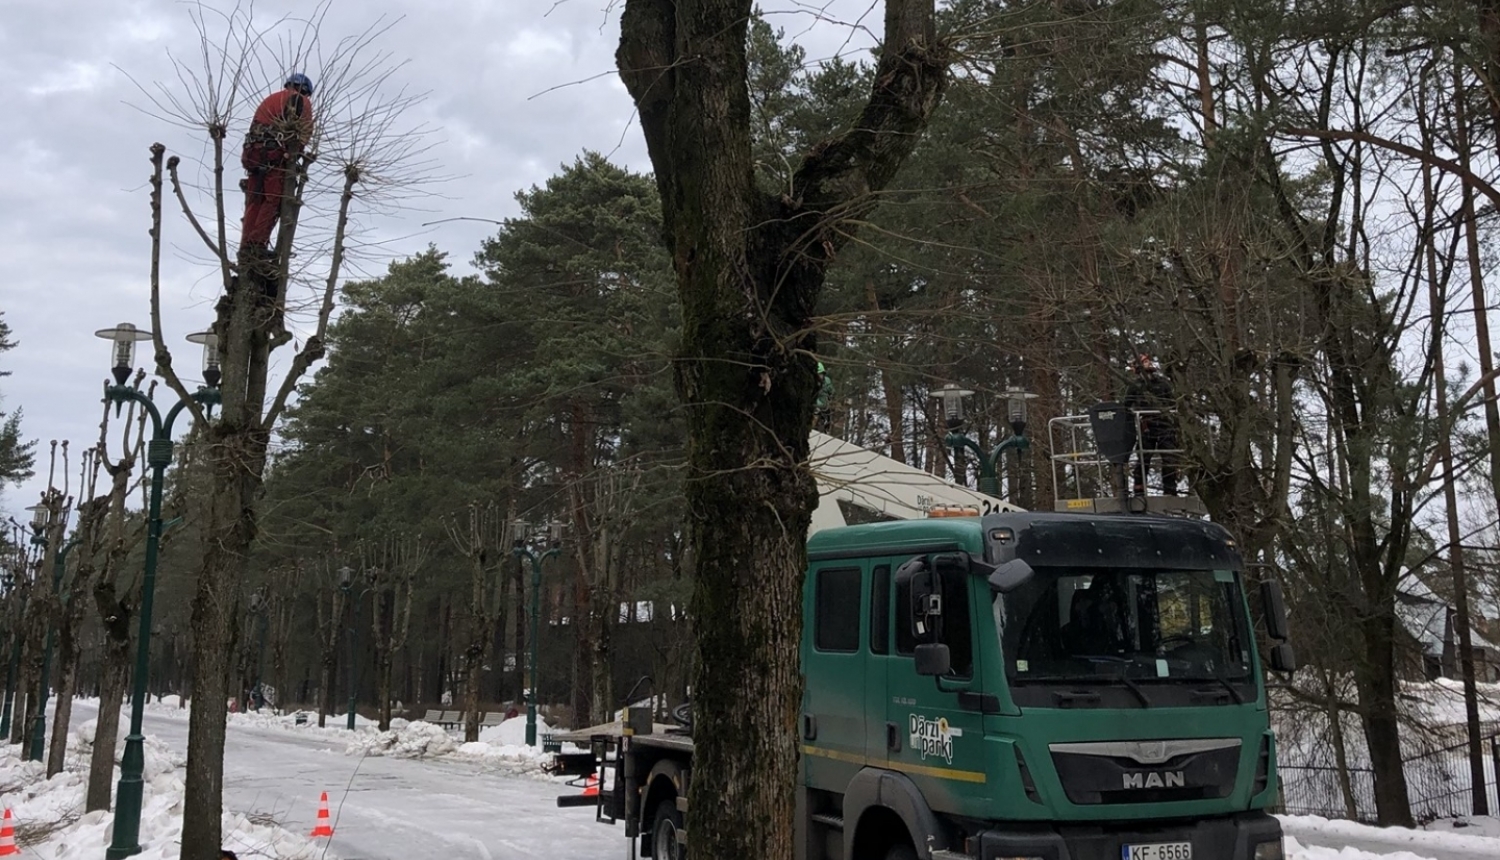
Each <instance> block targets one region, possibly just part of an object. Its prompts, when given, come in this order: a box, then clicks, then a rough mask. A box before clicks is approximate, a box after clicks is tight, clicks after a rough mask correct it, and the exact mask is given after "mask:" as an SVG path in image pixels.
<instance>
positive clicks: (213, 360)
mask: <svg viewBox="0 0 1500 860" xmlns="http://www.w3.org/2000/svg"><path fill="white" fill-rule="evenodd" d="M187 339H188V343H201V344H203V383H204V384H205V385H207V386H208V387H209V388H218V387H219V381H220V380H222V379H223V378H224V374H223V372H222V371H221V370H220V368H219V335H218V333H217V332H214V331H213V330H209V331H195V332H193V333H192V334H190V335H188V336H187Z"/></svg>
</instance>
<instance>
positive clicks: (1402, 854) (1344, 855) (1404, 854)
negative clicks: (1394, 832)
mask: <svg viewBox="0 0 1500 860" xmlns="http://www.w3.org/2000/svg"><path fill="white" fill-rule="evenodd" d="M1284 847H1285V848H1286V856H1287V860H1432V858H1430V857H1423V856H1421V855H1419V854H1413V853H1411V852H1410V851H1397V852H1395V853H1394V854H1384V853H1381V854H1374V853H1371V852H1369V851H1360V850H1359V849H1358V848H1350V847H1348V846H1345V847H1343V848H1324V847H1323V846H1321V845H1303V844H1302V843H1301V842H1298V841H1297V840H1296V839H1294V838H1292V837H1290V836H1288V837H1286V843H1285V845H1284Z"/></svg>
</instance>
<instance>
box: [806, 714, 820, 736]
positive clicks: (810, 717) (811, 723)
mask: <svg viewBox="0 0 1500 860" xmlns="http://www.w3.org/2000/svg"><path fill="white" fill-rule="evenodd" d="M802 739H803V740H806V741H815V740H817V739H818V718H817V716H816V715H814V714H803V715H802Z"/></svg>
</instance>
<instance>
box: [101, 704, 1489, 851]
mask: <svg viewBox="0 0 1500 860" xmlns="http://www.w3.org/2000/svg"><path fill="white" fill-rule="evenodd" d="M74 713H75V715H76V716H75V719H76V720H78V721H80V722H81V721H83V720H87V719H92V718H93V717H94V716H95V715H96V712H95V708H94V706H93V705H92V703H84V702H77V703H75V705H74ZM187 730H188V726H187V714H186V712H177V711H159V710H154V709H152V710H148V711H147V715H146V732H147V734H150V735H153V736H155V737H157V738H158V739H160V740H161V741H162V742H164V743H166V744H167V745H168V746H171V747H172V748H174V749H176V750H178V751H181V752H186V750H187ZM348 738H349V735H348V734H347V733H345V732H343V731H327V732H325V731H319V730H316V729H311V730H306V731H302V730H298V731H291V730H287V729H284V728H276V727H272V726H265V727H262V726H257V725H246V724H244V723H231V724H230V726H229V738H228V744H227V749H226V751H225V766H224V795H225V806H226V807H227V808H229V809H232V810H234V811H236V812H241V813H244V814H247V815H262V816H265V817H267V818H269V819H273V820H274V821H275V822H276V823H277V824H280V825H282V826H284V827H287V828H288V829H290V830H292V831H294V832H299V833H307V832H308V831H310V830H311V829H312V827H313V823H314V819H315V818H316V815H317V801H318V794H319V793H320V792H323V791H326V792H328V796H329V801H330V803H329V805H330V807H331V811H332V817H333V822H334V829H335V831H336V835H335V836H334V838H333V839H332V840H331V843H332V846H331V847H332V850H333V852H334V853H337V854H338V856H339V857H341V858H344V860H425V858H437V857H440V858H443V860H509V858H557V860H620V858H624V857H627V856H628V844H627V842H626V840H625V838H624V835H623V828H619V827H610V826H607V825H602V824H597V823H595V822H594V820H593V814H592V811H591V810H587V809H558V808H557V806H556V803H555V798H556V797H557V796H558V795H559V794H563V793H572V792H576V791H577V789H574V788H569V787H566V786H561V785H558V784H556V783H553V782H548V781H544V780H539V779H528V778H524V777H518V776H514V775H511V774H510V773H509V772H502V771H500V770H499V769H498V768H497V767H496V766H495V765H493V764H486V763H484V762H480V761H469V760H465V759H461V758H454V757H442V758H436V759H428V760H424V761H418V760H412V759H403V758H393V757H366V758H363V759H361V758H360V757H358V756H348V755H345V754H344V749H345V747H346V746H347V744H348ZM1284 823H1285V829H1286V833H1287V835H1288V836H1291V837H1293V838H1295V839H1296V840H1297V842H1298V843H1300V845H1301V846H1304V849H1303V850H1301V851H1295V852H1293V853H1292V854H1291V855H1290V857H1291V860H1377V858H1387V860H1496V858H1500V840H1486V839H1477V838H1474V837H1468V838H1463V837H1459V838H1454V834H1446V833H1445V834H1428V833H1424V832H1422V831H1397V830H1391V831H1381V830H1376V829H1373V828H1368V827H1361V826H1358V825H1352V824H1349V823H1347V822H1328V821H1323V820H1321V819H1315V818H1299V817H1293V818H1288V819H1284Z"/></svg>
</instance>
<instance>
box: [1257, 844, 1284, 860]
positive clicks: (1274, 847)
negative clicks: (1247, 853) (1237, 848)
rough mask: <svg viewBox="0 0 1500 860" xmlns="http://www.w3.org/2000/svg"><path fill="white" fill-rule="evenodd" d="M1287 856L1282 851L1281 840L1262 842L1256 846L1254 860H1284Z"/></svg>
mask: <svg viewBox="0 0 1500 860" xmlns="http://www.w3.org/2000/svg"><path fill="white" fill-rule="evenodd" d="M1285 857H1286V854H1285V853H1284V852H1283V851H1282V850H1281V840H1280V839H1276V840H1274V841H1271V842H1262V843H1260V844H1259V845H1256V846H1255V855H1254V860H1284V858H1285Z"/></svg>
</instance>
